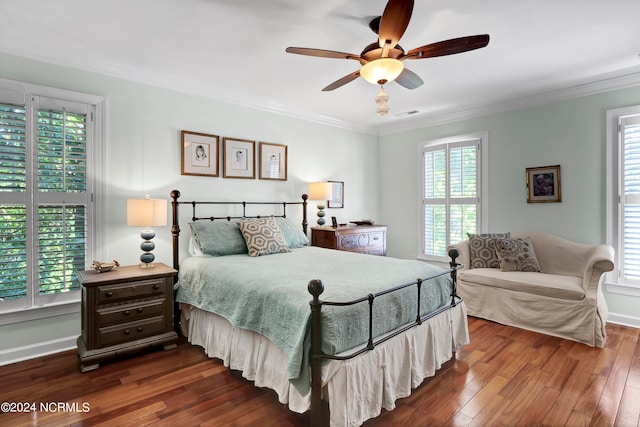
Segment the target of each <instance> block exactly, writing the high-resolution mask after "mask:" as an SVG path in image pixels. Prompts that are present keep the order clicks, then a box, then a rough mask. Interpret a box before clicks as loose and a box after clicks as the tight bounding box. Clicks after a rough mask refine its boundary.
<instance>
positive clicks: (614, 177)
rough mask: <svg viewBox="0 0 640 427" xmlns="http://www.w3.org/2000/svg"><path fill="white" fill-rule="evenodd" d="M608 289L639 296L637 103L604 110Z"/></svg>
mask: <svg viewBox="0 0 640 427" xmlns="http://www.w3.org/2000/svg"><path fill="white" fill-rule="evenodd" d="M607 127H608V131H607V169H608V171H607V243H609V244H610V245H612V246H613V247H614V249H615V254H616V255H615V256H616V259H615V270H614V271H613V272H611V273H609V274H608V275H607V281H608V282H610V284H608V285H607V289H608V290H610V291H611V290H613V291H614V292H622V293H631V294H633V295H640V106H638V107H631V108H625V109H620V110H613V111H609V112H608V113H607Z"/></svg>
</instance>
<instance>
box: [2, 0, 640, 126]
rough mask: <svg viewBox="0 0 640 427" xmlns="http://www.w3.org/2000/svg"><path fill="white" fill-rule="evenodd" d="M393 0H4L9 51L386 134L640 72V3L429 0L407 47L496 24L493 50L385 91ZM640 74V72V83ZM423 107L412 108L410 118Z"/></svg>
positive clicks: (420, 70) (444, 61)
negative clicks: (351, 56) (385, 110)
mask: <svg viewBox="0 0 640 427" xmlns="http://www.w3.org/2000/svg"><path fill="white" fill-rule="evenodd" d="M385 5H386V0H320V1H304V0H109V1H99V0H56V1H51V0H0V17H1V24H0V51H1V52H5V53H11V54H16V55H20V56H26V57H30V58H34V59H39V60H44V61H49V62H54V63H58V64H62V65H69V66H72V67H77V68H82V69H86V70H90V71H95V72H99V73H104V74H108V75H112V76H117V77H123V78H126V79H129V80H134V81H140V82H145V83H148V84H152V85H158V86H163V87H168V88H173V89H177V90H182V91H186V92H190V93H197V94H201V95H203V96H207V97H211V98H214V99H220V100H224V101H231V102H236V103H240V104H243V105H250V106H254V107H258V108H264V109H268V110H275V111H280V112H283V113H286V114H290V115H293V116H297V117H303V118H309V119H313V120H320V121H323V122H326V123H333V124H336V125H339V126H345V127H350V128H353V129H359V130H366V131H371V132H378V131H379V130H380V129H382V128H386V127H389V126H396V127H398V126H402V125H403V124H406V123H408V124H410V123H412V122H415V121H416V120H421V121H422V122H424V121H425V120H429V117H442V116H443V115H447V114H453V113H458V114H459V113H460V112H462V111H468V110H473V109H478V108H479V107H485V106H491V105H495V104H499V103H505V102H508V101H511V100H515V99H519V98H523V97H529V96H532V95H535V94H540V93H543V92H547V91H554V90H558V89H562V88H569V87H573V86H576V85H583V84H585V83H590V82H597V81H602V80H606V79H609V78H611V77H618V76H628V77H633V78H635V76H640V59H639V56H638V54H639V53H640V1H639V0H607V1H604V0H535V1H524V0H485V1H478V0H416V2H415V6H414V9H413V16H412V19H411V22H410V23H409V27H408V29H407V31H406V32H405V34H404V36H403V37H402V39H401V41H400V45H402V47H403V48H405V50H407V51H408V50H410V49H413V48H416V47H419V46H423V45H425V44H428V43H433V42H437V41H441V40H445V39H450V38H455V37H462V36H468V35H474V34H485V33H488V34H490V36H491V41H490V43H489V45H488V46H487V47H485V48H483V49H478V50H475V51H471V52H466V53H461V54H457V55H451V56H444V57H439V58H430V59H421V60H416V61H405V66H407V68H409V69H411V70H412V71H414V72H415V73H417V74H418V75H419V76H421V77H422V79H423V80H424V81H425V84H424V85H423V86H421V87H419V88H417V89H415V90H407V89H405V88H403V87H401V86H399V85H398V84H397V83H390V84H388V85H386V86H385V91H386V92H387V93H388V95H389V96H390V98H391V100H390V102H389V107H390V108H391V113H390V114H389V115H388V116H386V117H379V116H378V115H377V114H376V113H375V108H376V104H375V101H374V98H375V96H376V95H377V94H378V92H379V88H377V87H376V86H374V85H371V84H369V83H367V82H366V81H364V80H363V79H361V78H359V79H357V80H355V81H353V82H351V83H349V84H347V85H345V86H343V87H341V88H339V89H336V90H334V91H332V92H322V91H321V89H322V88H323V87H325V86H326V85H328V84H329V83H331V82H333V81H334V80H337V79H338V78H340V77H343V76H344V75H346V74H349V73H351V72H353V71H356V70H357V69H358V67H359V64H358V63H357V62H356V61H351V60H342V59H328V58H316V57H309V56H301V55H292V54H288V53H286V52H285V48H286V47H288V46H298V47H311V48H320V49H329V50H337V51H341V52H348V53H355V54H359V53H360V52H361V50H362V49H363V48H364V47H365V46H366V45H368V44H369V43H372V42H375V41H376V40H377V36H376V35H375V34H374V33H373V32H372V31H371V30H370V29H369V28H368V22H369V21H370V19H371V18H373V17H374V16H376V15H380V14H381V13H382V11H383V10H384V7H385ZM638 81H640V79H639V80H638ZM413 110H415V111H418V113H417V114H414V115H411V116H408V117H398V116H396V115H397V114H399V113H400V115H402V114H401V113H405V112H407V111H413Z"/></svg>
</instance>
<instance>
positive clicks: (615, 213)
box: [604, 105, 640, 297]
mask: <svg viewBox="0 0 640 427" xmlns="http://www.w3.org/2000/svg"><path fill="white" fill-rule="evenodd" d="M638 114H640V105H634V106H630V107H624V108H616V109H613V110H607V114H606V144H607V147H606V151H607V152H606V174H605V175H606V187H605V188H606V208H605V209H606V214H605V218H606V243H607V245H610V246H612V247H613V248H614V263H613V264H614V268H613V270H612V271H610V272H607V273H605V275H604V283H605V286H606V289H607V291H608V292H611V293H614V294H620V295H628V296H635V297H640V286H636V285H629V284H625V283H621V282H620V281H619V280H618V278H619V275H620V270H619V268H618V266H619V265H620V261H619V259H620V251H619V250H618V248H619V245H620V241H619V237H620V214H621V213H620V203H619V201H620V197H622V195H621V192H620V186H621V182H620V180H621V178H620V168H619V164H620V161H619V160H620V155H621V153H620V128H619V120H620V118H621V117H623V116H631V115H638Z"/></svg>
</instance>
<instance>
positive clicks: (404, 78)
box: [395, 68, 424, 89]
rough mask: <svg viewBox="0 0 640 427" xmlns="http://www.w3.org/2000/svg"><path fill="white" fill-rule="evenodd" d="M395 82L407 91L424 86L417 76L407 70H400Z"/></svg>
mask: <svg viewBox="0 0 640 427" xmlns="http://www.w3.org/2000/svg"><path fill="white" fill-rule="evenodd" d="M395 81H396V82H397V83H398V84H399V85H400V86H403V87H406V88H407V89H415V88H417V87H420V86H422V85H423V84H424V81H422V79H421V78H420V76H419V75H417V74H416V73H414V72H413V71H411V70H409V69H407V68H405V69H404V70H402V72H401V73H400V75H399V76H398V77H396V79H395Z"/></svg>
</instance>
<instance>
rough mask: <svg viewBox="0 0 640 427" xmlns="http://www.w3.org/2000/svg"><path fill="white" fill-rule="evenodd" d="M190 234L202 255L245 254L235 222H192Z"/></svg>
mask: <svg viewBox="0 0 640 427" xmlns="http://www.w3.org/2000/svg"><path fill="white" fill-rule="evenodd" d="M189 227H190V228H191V234H192V236H193V239H194V240H195V242H196V244H197V245H198V246H199V247H200V250H201V251H202V253H204V254H206V255H213V256H223V255H234V254H246V253H247V245H246V243H245V242H244V237H242V233H241V232H240V229H239V228H238V224H237V223H236V222H231V221H194V222H190V223H189Z"/></svg>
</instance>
